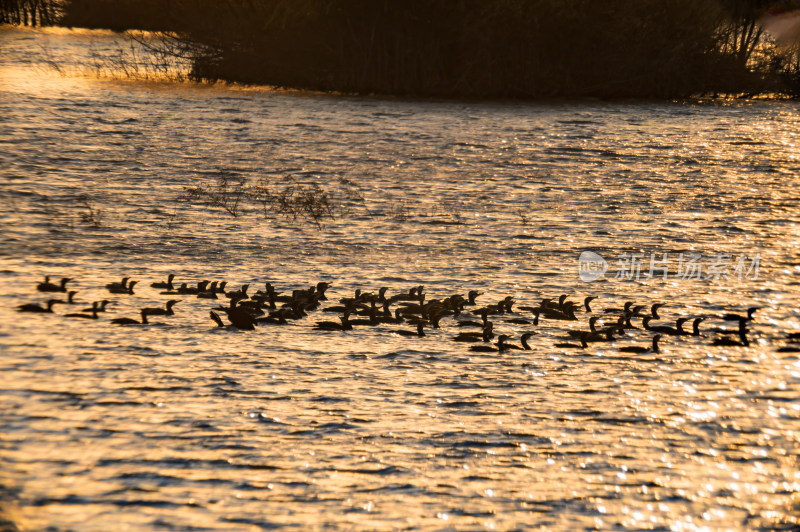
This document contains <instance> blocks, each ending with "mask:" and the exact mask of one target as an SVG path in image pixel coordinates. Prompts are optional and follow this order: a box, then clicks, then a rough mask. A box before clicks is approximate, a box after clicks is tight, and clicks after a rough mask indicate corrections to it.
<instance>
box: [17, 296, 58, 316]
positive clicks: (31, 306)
mask: <svg viewBox="0 0 800 532" xmlns="http://www.w3.org/2000/svg"><path fill="white" fill-rule="evenodd" d="M56 303H61V301H59V300H58V299H48V300H47V303H46V306H44V307H43V306H41V305H39V304H37V303H27V304H25V305H20V306H18V307H17V312H38V313H42V312H49V313H51V314H52V312H53V305H55V304H56Z"/></svg>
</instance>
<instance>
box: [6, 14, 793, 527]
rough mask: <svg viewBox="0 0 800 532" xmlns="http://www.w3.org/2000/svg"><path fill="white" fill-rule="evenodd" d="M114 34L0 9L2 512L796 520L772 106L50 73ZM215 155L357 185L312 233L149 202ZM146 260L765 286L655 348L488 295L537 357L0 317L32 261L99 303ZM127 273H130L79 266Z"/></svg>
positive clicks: (782, 153)
mask: <svg viewBox="0 0 800 532" xmlns="http://www.w3.org/2000/svg"><path fill="white" fill-rule="evenodd" d="M117 46H118V40H117V37H115V36H114V35H113V34H110V33H103V32H85V31H65V30H23V29H8V28H6V29H2V30H0V48H2V50H3V53H2V54H1V55H0V146H2V149H0V172H2V179H0V222H2V226H3V229H4V230H3V232H2V233H0V261H2V262H1V263H0V269H1V270H2V272H1V274H2V284H0V351H1V352H2V354H1V355H0V379H2V385H1V386H0V407H2V414H0V415H1V416H2V418H0V419H2V425H3V430H2V431H0V460H1V461H2V467H1V468H0V471H2V483H3V484H4V485H5V486H6V488H7V489H8V490H9V491H10V493H11V494H12V495H13V498H15V499H17V503H16V504H15V505H7V506H8V508H7V509H6V512H7V513H8V514H9V515H10V516H11V518H12V519H13V520H15V521H16V522H17V523H18V524H19V526H21V527H26V528H31V529H44V528H46V527H48V526H50V527H53V529H57V530H62V529H64V530H66V529H78V530H82V531H93V530H97V531H106V530H112V529H113V530H123V529H130V530H144V529H154V530H155V529H157V530H164V529H181V530H185V529H193V530H251V529H259V528H264V527H268V528H269V527H273V526H275V527H278V526H284V525H286V526H294V527H297V528H302V529H306V528H312V527H316V528H323V527H326V528H339V529H353V528H363V529H376V528H448V527H453V528H458V529H470V528H474V529H484V528H489V529H491V528H496V529H510V528H514V527H524V526H544V527H547V528H548V529H552V530H572V529H575V528H584V529H590V528H611V527H616V528H620V529H630V530H640V529H649V528H653V529H674V530H700V529H704V530H705V529H708V530H723V529H742V528H751V529H752V528H763V529H770V528H773V527H780V526H783V527H789V526H791V523H796V522H797V519H798V516H800V506H799V504H800V503H798V501H797V493H798V490H800V473H798V452H799V451H800V399H798V397H797V389H798V382H800V359H799V358H798V354H797V353H791V352H778V351H777V348H778V347H781V346H783V345H785V343H784V340H783V338H784V337H785V334H786V333H787V332H792V331H796V330H798V328H800V311H799V310H798V303H797V302H798V294H800V285H799V284H798V275H799V274H800V251H799V250H800V245H799V244H800V225H798V222H799V221H800V220H798V213H799V212H800V210H798V207H799V206H798V202H799V199H800V194H798V193H797V187H798V185H800V181H799V180H798V177H797V175H798V170H799V169H800V163H799V162H798V148H797V142H798V139H797V136H798V133H800V111H799V110H798V108H797V106H796V104H795V103H783V102H730V103H728V102H716V103H681V102H675V103H664V102H631V103H625V102H616V103H603V102H577V103H576V102H571V103H561V102H547V103H532V104H517V103H470V102H409V101H399V100H381V99H370V98H352V97H332V96H320V95H309V94H286V93H280V92H274V91H267V90H261V89H252V88H251V89H246V88H240V87H225V86H194V85H189V84H183V85H169V84H163V83H144V82H122V81H113V80H100V79H96V78H92V77H87V76H81V75H78V74H79V70H80V67H79V66H77V65H81V64H86V62H87V58H89V62H91V58H90V57H89V56H91V55H94V56H100V57H102V56H103V55H104V54H106V55H108V54H113V53H114V50H115V49H116V47H117ZM48 57H49V58H52V59H55V60H57V61H59V62H60V64H61V65H62V67H64V70H65V72H66V73H65V74H64V75H62V74H59V73H58V72H56V71H54V70H52V69H48V68H45V67H43V66H42V59H47V58H48ZM71 61H74V65H73V66H70V65H72V63H71ZM220 175H232V176H237V177H243V178H247V179H249V180H250V181H251V182H256V181H257V180H259V179H262V178H273V179H274V178H278V177H280V176H286V175H291V176H294V177H295V178H296V179H298V180H299V181H302V182H305V183H318V184H319V185H321V186H323V187H333V188H335V185H336V183H338V182H339V181H340V180H341V179H342V178H346V179H348V180H350V181H351V182H352V183H354V184H355V186H357V187H358V188H359V190H360V191H361V194H362V195H363V200H364V201H363V202H359V201H354V202H351V205H350V208H349V209H348V210H347V211H340V212H337V213H336V215H337V216H336V218H335V219H332V220H327V221H326V223H325V227H324V230H322V231H318V230H317V229H316V228H315V227H314V226H312V225H310V224H307V223H304V222H303V221H300V220H297V221H292V220H288V219H285V218H280V217H278V218H270V219H265V218H264V217H263V216H262V215H261V214H260V213H259V212H258V209H257V208H256V207H255V206H253V205H250V206H248V207H247V209H246V210H245V212H243V213H242V215H241V216H239V217H238V218H233V217H231V216H229V215H228V214H226V213H224V212H222V211H220V210H219V209H216V208H214V207H211V206H207V205H203V204H201V203H199V202H192V203H186V202H180V201H176V198H177V197H178V196H180V194H181V193H182V192H183V188H184V187H186V186H192V185H195V184H197V183H198V182H209V181H213V180H215V179H216V178H217V177H219V176H220ZM82 195H84V196H82ZM82 198H85V200H84V199H82ZM364 204H366V207H367V208H368V209H369V212H368V211H367V208H365V207H364ZM89 207H91V208H92V209H93V210H94V211H95V214H96V215H97V216H99V221H100V224H99V227H95V226H94V225H93V224H92V223H90V222H91V221H92V219H93V218H92V214H91V213H89V212H88V210H87V209H88V208H89ZM586 250H591V251H593V252H595V253H597V254H599V255H601V256H602V257H604V258H605V259H606V260H608V263H609V267H610V269H609V272H608V273H607V274H606V276H605V278H604V279H601V280H598V281H595V282H581V280H580V278H579V276H578V257H579V256H580V254H581V252H583V251H586ZM624 253H642V254H643V256H644V263H645V264H644V266H643V269H644V270H646V269H647V268H648V267H649V258H650V256H651V255H650V254H651V253H656V254H657V256H658V257H659V258H662V257H663V255H662V254H664V253H666V254H667V258H668V259H669V260H670V261H671V262H670V268H671V270H670V277H669V278H668V279H666V280H664V279H660V278H658V279H645V278H644V277H641V278H640V279H639V280H635V279H633V280H625V279H616V278H614V270H615V269H616V268H617V266H618V264H617V261H618V259H619V258H620V257H621V256H622V254H624ZM681 253H684V254H688V253H700V254H701V255H702V256H703V257H704V258H705V259H708V260H709V261H710V260H711V257H715V256H717V254H719V253H723V254H728V255H730V257H732V258H734V259H735V258H736V257H739V256H740V255H744V256H746V257H751V258H752V257H754V256H758V257H759V258H760V264H759V270H758V272H757V276H754V275H749V276H745V277H743V278H742V279H739V278H737V277H736V276H735V275H733V274H732V273H731V275H729V276H728V278H725V277H723V278H720V279H716V280H713V279H710V280H707V279H704V278H703V279H697V278H691V279H683V278H678V277H676V276H675V275H672V274H674V273H676V268H677V260H678V257H679V256H680V254H681ZM706 265H707V264H706ZM169 272H174V273H175V274H176V275H177V277H176V281H177V282H197V281H199V280H201V279H219V280H227V281H228V282H229V284H230V286H231V287H238V286H239V285H240V284H242V283H250V284H251V286H252V287H253V288H254V289H257V288H261V287H263V286H264V285H263V283H264V282H266V281H270V282H272V283H273V284H275V285H276V287H277V288H278V289H279V290H282V291H284V292H286V291H290V290H292V289H297V288H306V287H308V286H310V285H311V284H313V283H315V282H317V281H320V280H327V281H329V282H330V283H331V285H332V287H331V288H330V290H329V292H328V295H329V297H330V299H331V300H334V301H335V300H337V299H339V298H341V297H346V296H350V295H352V293H353V291H354V290H355V289H356V288H359V287H360V288H363V289H365V290H371V291H377V289H378V288H379V287H380V286H388V287H389V293H390V294H393V293H397V292H399V291H406V290H408V289H409V288H410V287H412V286H416V285H419V284H423V285H425V287H426V288H425V290H426V293H427V294H428V297H429V298H433V297H439V298H443V297H446V296H448V295H450V294H453V293H461V294H465V293H466V292H467V291H468V290H470V289H477V290H480V291H482V292H483V293H484V294H483V295H481V296H480V298H479V301H480V302H482V303H494V302H496V301H498V300H499V299H501V298H502V297H504V296H506V295H512V296H513V297H514V298H515V299H516V301H517V305H525V304H527V305H533V304H537V303H538V302H539V301H540V300H541V299H542V298H544V297H553V298H556V297H558V295H559V294H561V293H567V294H570V295H571V298H572V299H573V300H576V301H579V300H581V298H582V296H584V295H595V296H598V299H597V300H596V301H595V302H594V304H593V306H594V307H595V308H596V309H603V308H607V307H620V306H622V303H623V302H624V301H627V300H629V299H630V300H634V301H636V302H637V303H640V304H649V303H651V302H656V301H658V302H663V303H665V304H666V306H665V307H664V308H663V309H662V310H661V311H660V312H661V316H662V321H661V323H667V322H669V321H672V320H674V319H676V318H677V317H680V316H695V315H701V314H704V315H709V316H715V315H719V314H720V313H721V312H723V311H737V312H741V311H743V310H744V309H746V308H747V307H748V306H759V307H761V310H759V311H758V313H757V315H756V317H757V319H756V321H755V322H753V324H752V325H751V326H750V338H751V339H752V343H751V345H750V346H749V347H746V348H744V347H712V346H710V343H711V340H712V338H713V337H714V333H712V332H710V331H709V330H710V329H711V328H713V327H719V326H722V325H723V323H722V322H721V321H720V320H718V319H717V320H714V319H709V320H707V322H706V323H704V325H703V327H704V328H705V329H706V331H707V332H705V334H704V336H702V337H682V338H675V337H665V338H664V339H663V341H662V347H663V350H662V353H661V354H660V355H653V354H645V355H632V354H626V353H621V352H619V351H618V349H617V348H618V347H619V346H621V345H631V344H637V345H646V344H648V343H649V335H648V334H645V333H644V332H643V331H641V330H636V331H632V332H631V333H629V334H628V335H627V337H626V338H624V339H621V340H619V341H618V342H616V343H614V344H593V345H592V346H591V347H590V348H589V349H587V350H585V351H580V350H568V349H560V348H556V347H554V344H555V343H557V342H559V341H561V340H559V337H561V336H565V335H564V331H565V329H576V328H578V327H585V321H586V319H585V314H582V315H581V320H580V321H579V322H578V323H574V324H573V323H567V324H565V323H558V322H554V321H552V320H549V321H548V320H544V321H543V323H542V325H540V326H538V327H535V328H533V327H532V326H525V325H511V324H503V323H502V320H497V324H496V327H495V329H496V332H497V331H498V330H499V331H500V332H505V333H509V334H511V335H512V336H513V337H515V338H517V340H518V338H519V335H520V334H521V333H522V332H524V331H526V330H531V329H532V328H533V329H535V330H536V331H538V334H537V335H536V336H534V337H533V338H532V339H531V345H532V347H533V349H532V350H531V351H513V352H508V353H503V354H498V353H473V352H470V351H469V350H468V349H467V348H466V347H465V345H464V344H460V343H456V342H451V341H450V338H452V336H454V335H455V333H456V327H454V326H453V324H452V320H451V319H450V318H445V319H444V320H442V328H441V329H439V330H429V331H428V334H427V336H426V337H424V338H406V337H401V336H398V335H394V334H392V333H391V330H393V329H398V328H403V327H405V328H409V329H410V328H411V327H409V326H399V325H397V326H391V327H390V326H383V327H375V328H369V327H358V328H356V329H355V330H354V331H350V332H344V333H341V332H319V331H313V330H312V329H311V324H313V322H314V321H316V320H318V319H323V317H322V313H320V312H317V313H315V315H313V316H311V317H309V318H306V319H304V320H300V321H298V322H293V323H292V324H290V325H288V326H285V327H262V328H259V329H258V330H256V331H254V332H241V333H236V332H230V331H224V330H219V329H214V328H213V327H212V326H213V323H212V322H211V321H210V320H209V319H208V309H209V308H210V307H211V306H212V305H213V304H212V303H211V302H208V301H204V300H198V299H195V298H193V297H184V298H182V301H181V302H180V303H178V304H177V305H176V306H175V311H176V315H175V316H172V317H163V318H155V317H154V318H152V321H155V322H157V323H159V325H158V326H152V327H138V328H137V327H127V328H126V327H119V326H115V325H112V324H110V323H109V318H108V317H103V318H101V319H99V320H97V321H91V320H80V319H69V318H66V317H64V316H63V314H65V313H67V312H74V311H75V309H78V310H79V309H80V308H82V307H78V306H76V307H66V306H58V305H57V306H56V307H55V310H56V314H55V315H36V314H19V313H16V312H15V311H14V309H15V307H16V306H17V305H19V304H22V303H28V302H33V301H43V300H45V299H47V297H46V294H41V293H37V292H36V290H35V286H36V283H37V282H39V281H40V280H41V278H42V277H43V276H44V275H50V276H51V277H52V278H60V277H62V276H67V277H73V278H74V279H75V281H73V283H72V284H73V285H74V288H75V289H76V290H78V296H77V298H78V299H79V300H80V301H81V303H82V305H83V306H86V304H88V303H90V302H91V301H94V300H100V299H111V300H112V301H113V303H112V304H111V305H110V307H109V308H110V311H111V312H109V314H110V315H111V316H112V317H120V316H131V317H133V316H136V314H137V309H138V308H140V307H142V306H156V305H160V304H162V303H163V301H164V300H165V299H167V298H168V296H162V295H159V294H158V290H156V289H152V288H150V287H149V284H150V283H151V282H153V281H159V280H162V279H163V278H165V277H166V275H167V274H168V273H169ZM751 273H752V272H751ZM123 276H128V277H131V278H133V279H138V280H139V281H140V285H139V287H137V289H136V293H135V295H132V296H120V295H111V294H109V293H108V292H107V291H106V290H105V289H104V288H103V286H104V285H105V284H106V283H108V282H110V281H118V280H119V279H120V278H121V277H123ZM753 277H756V278H753ZM328 316H330V315H328ZM729 326H730V325H729Z"/></svg>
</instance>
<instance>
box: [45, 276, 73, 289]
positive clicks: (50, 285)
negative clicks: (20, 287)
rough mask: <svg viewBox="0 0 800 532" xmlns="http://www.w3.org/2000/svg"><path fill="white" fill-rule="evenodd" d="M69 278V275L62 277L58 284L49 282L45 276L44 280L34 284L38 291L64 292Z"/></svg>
mask: <svg viewBox="0 0 800 532" xmlns="http://www.w3.org/2000/svg"><path fill="white" fill-rule="evenodd" d="M71 280H72V279H71V278H69V277H64V278H63V279H61V283H60V284H53V283H51V282H50V277H48V276H45V278H44V281H43V282H41V283H39V284H38V285H36V289H37V290H38V291H39V292H66V291H67V283H68V282H70V281H71Z"/></svg>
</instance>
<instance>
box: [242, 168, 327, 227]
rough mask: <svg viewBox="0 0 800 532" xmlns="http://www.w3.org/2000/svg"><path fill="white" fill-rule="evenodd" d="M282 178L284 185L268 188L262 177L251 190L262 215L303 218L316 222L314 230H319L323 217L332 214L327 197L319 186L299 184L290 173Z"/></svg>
mask: <svg viewBox="0 0 800 532" xmlns="http://www.w3.org/2000/svg"><path fill="white" fill-rule="evenodd" d="M284 181H285V183H286V184H285V185H282V186H280V187H271V186H270V185H269V184H268V183H267V182H266V181H263V180H262V182H261V183H260V184H259V186H258V187H256V188H255V189H254V190H255V192H256V197H257V199H258V201H259V202H260V203H261V205H262V208H263V212H264V216H265V217H266V216H268V215H269V214H271V213H276V214H280V215H283V216H286V217H287V218H290V219H291V220H292V221H296V220H297V219H304V220H307V221H309V222H311V223H313V224H314V225H316V226H317V229H322V221H323V219H325V218H326V217H330V218H333V217H334V215H333V203H332V201H331V198H330V196H329V195H328V192H327V191H326V190H325V189H323V188H322V187H321V186H320V185H318V184H317V183H311V184H303V183H300V182H298V181H297V180H296V179H295V178H293V177H291V176H288V177H286V178H285V180H284ZM273 188H275V190H274V191H273Z"/></svg>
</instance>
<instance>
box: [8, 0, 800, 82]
mask: <svg viewBox="0 0 800 532" xmlns="http://www.w3.org/2000/svg"><path fill="white" fill-rule="evenodd" d="M2 1H4V2H13V1H14V0H2ZM16 1H17V2H32V1H34V0H16ZM37 1H40V2H44V1H45V0H37ZM53 1H58V0H51V2H53ZM60 5H61V10H62V12H63V14H62V17H61V23H62V24H64V25H75V26H89V27H106V28H112V29H120V30H121V29H130V28H137V29H145V30H150V31H156V32H159V37H160V38H159V39H157V40H155V41H153V42H154V45H153V50H154V51H156V52H158V53H159V54H163V55H170V54H172V55H174V56H176V57H180V58H181V59H185V60H188V61H189V63H190V65H191V67H190V72H189V77H190V78H191V79H194V80H198V81H207V80H210V81H217V80H226V81H234V82H243V83H253V84H267V85H273V86H279V87H288V88H296V89H306V90H319V91H337V92H346V93H356V94H387V95H388V94H390V95H400V96H423V97H464V98H542V97H605V98H609V97H610V98H615V97H656V98H682V97H690V96H702V95H705V96H713V95H746V96H754V95H762V94H783V95H791V96H800V63H799V62H798V50H797V47H796V45H795V46H786V45H783V46H778V45H777V44H776V43H775V42H774V41H773V40H771V39H770V36H769V35H768V34H767V33H766V32H765V31H764V30H763V28H762V26H761V24H760V23H759V20H760V18H761V17H763V16H764V15H765V14H766V13H768V12H770V11H772V12H774V11H775V10H790V9H797V8H798V7H800V2H798V0H777V1H767V0H668V1H664V0H639V1H637V2H597V1H596V0H567V1H564V0H495V1H493V2H484V1H482V0H428V1H426V2H421V1H407V0H402V1H401V0H382V1H375V0H226V1H219V0H171V1H169V2H158V1H156V0H61V2H60Z"/></svg>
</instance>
